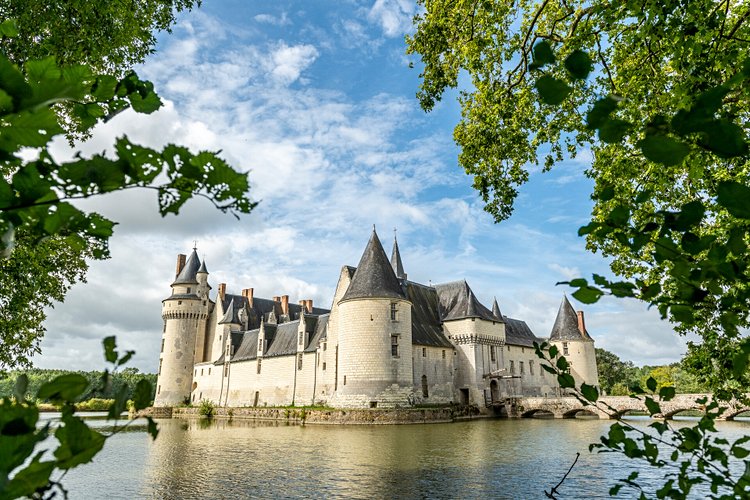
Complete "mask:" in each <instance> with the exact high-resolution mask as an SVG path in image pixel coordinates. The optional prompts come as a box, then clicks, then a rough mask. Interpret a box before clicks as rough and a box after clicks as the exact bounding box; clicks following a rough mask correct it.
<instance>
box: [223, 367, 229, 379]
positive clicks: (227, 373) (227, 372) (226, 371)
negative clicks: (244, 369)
mask: <svg viewBox="0 0 750 500" xmlns="http://www.w3.org/2000/svg"><path fill="white" fill-rule="evenodd" d="M224 376H225V377H228V376H229V365H224Z"/></svg>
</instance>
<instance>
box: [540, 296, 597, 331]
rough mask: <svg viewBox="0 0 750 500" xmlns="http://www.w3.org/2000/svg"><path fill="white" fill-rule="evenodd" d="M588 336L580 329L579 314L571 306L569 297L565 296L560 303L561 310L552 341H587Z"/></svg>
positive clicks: (556, 319) (554, 327) (553, 329)
mask: <svg viewBox="0 0 750 500" xmlns="http://www.w3.org/2000/svg"><path fill="white" fill-rule="evenodd" d="M588 338H590V337H588V335H587V334H586V333H585V330H584V332H581V330H580V329H579V321H578V314H576V310H575V309H573V306H572V305H570V302H569V301H568V297H566V296H563V299H562V302H561V303H560V309H558V311H557V318H555V324H554V326H553V327H552V333H550V336H549V339H550V340H585V339H588Z"/></svg>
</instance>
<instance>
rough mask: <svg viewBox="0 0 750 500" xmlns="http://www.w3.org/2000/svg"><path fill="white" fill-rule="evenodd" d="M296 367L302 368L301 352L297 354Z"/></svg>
mask: <svg viewBox="0 0 750 500" xmlns="http://www.w3.org/2000/svg"><path fill="white" fill-rule="evenodd" d="M297 369H298V370H301V369H302V353H299V354H297Z"/></svg>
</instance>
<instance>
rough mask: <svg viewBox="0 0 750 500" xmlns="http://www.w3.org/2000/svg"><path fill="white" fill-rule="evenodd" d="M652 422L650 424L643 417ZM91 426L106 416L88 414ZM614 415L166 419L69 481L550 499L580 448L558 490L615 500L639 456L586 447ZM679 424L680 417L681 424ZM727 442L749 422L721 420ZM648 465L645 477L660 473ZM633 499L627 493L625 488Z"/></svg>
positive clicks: (103, 491)
mask: <svg viewBox="0 0 750 500" xmlns="http://www.w3.org/2000/svg"><path fill="white" fill-rule="evenodd" d="M644 423H647V422H644ZM91 424H92V425H102V426H103V425H106V423H105V422H104V421H103V420H92V421H91ZM610 424H611V421H604V420H602V421H600V420H581V419H573V420H535V419H523V420H477V421H469V422H460V423H452V424H431V425H398V426H321V425H307V426H287V425H282V424H276V423H263V422H253V421H238V420H235V421H224V420H217V421H213V422H209V421H200V420H179V419H174V420H160V421H159V427H160V430H161V431H160V434H159V437H158V439H157V440H156V441H151V439H150V438H149V437H148V435H147V434H146V432H145V427H144V426H143V425H137V423H136V425H135V426H134V427H133V428H132V429H131V430H129V431H128V432H125V433H122V434H119V435H117V436H115V437H114V438H112V439H111V440H110V441H109V442H108V443H107V445H106V446H105V449H104V450H103V451H102V452H101V454H100V455H98V456H97V457H96V459H95V461H94V463H92V464H88V465H85V466H82V467H80V468H79V469H76V470H73V471H71V472H70V473H69V474H68V475H67V476H66V478H65V484H66V486H67V487H68V488H69V490H70V498H72V499H77V498H108V499H114V498H167V499H172V498H175V499H176V498H519V499H526V498H543V497H544V492H543V490H545V489H547V490H549V489H550V487H551V486H553V485H555V484H556V483H557V482H558V481H559V480H560V478H562V476H563V475H564V474H565V472H566V471H567V470H568V467H570V465H571V464H572V462H573V460H574V459H575V454H576V452H580V453H581V457H580V459H579V460H578V463H577V464H576V466H575V467H574V469H573V471H572V472H571V474H570V476H569V477H568V479H567V480H566V481H565V483H564V485H563V487H562V488H561V490H560V492H561V494H562V498H609V496H608V494H607V492H608V490H609V487H610V486H612V484H614V480H616V479H618V478H624V477H626V476H627V475H628V473H629V472H630V470H632V467H633V463H632V462H630V461H627V459H625V458H623V457H622V456H620V455H613V454H596V453H594V454H591V453H589V452H588V444H589V443H591V442H597V441H598V440H599V436H600V435H602V434H603V433H605V432H606V431H607V429H608V428H609V425H610ZM677 425H679V423H678V424H677ZM720 426H721V428H720V430H721V431H722V433H724V434H726V436H725V437H727V438H729V439H732V438H734V439H736V438H737V437H739V436H741V435H744V434H746V433H750V424H748V423H747V422H727V423H721V424H720ZM658 475H660V474H659V473H658V472H657V471H653V470H641V480H642V481H644V482H646V483H648V482H650V481H651V482H653V481H654V480H655V479H658ZM625 497H627V496H625Z"/></svg>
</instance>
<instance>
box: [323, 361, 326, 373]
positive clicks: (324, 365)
mask: <svg viewBox="0 0 750 500" xmlns="http://www.w3.org/2000/svg"><path fill="white" fill-rule="evenodd" d="M325 369H326V362H325V361H323V371H325Z"/></svg>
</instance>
